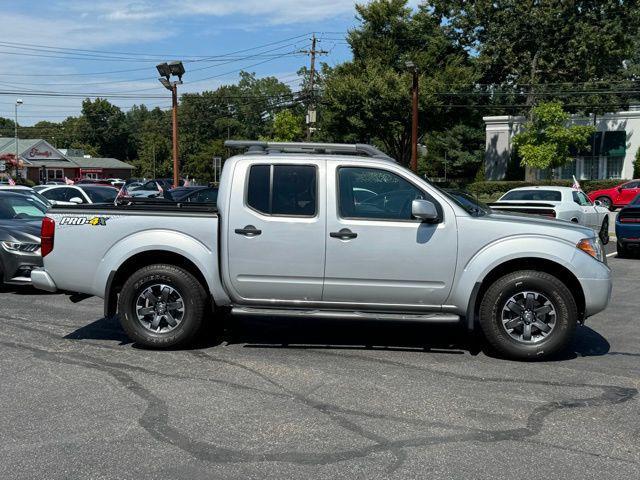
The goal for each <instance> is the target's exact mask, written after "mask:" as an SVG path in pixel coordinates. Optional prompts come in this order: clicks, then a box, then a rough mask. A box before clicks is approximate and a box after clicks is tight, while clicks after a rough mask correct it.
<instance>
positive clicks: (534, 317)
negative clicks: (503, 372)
mask: <svg viewBox="0 0 640 480" xmlns="http://www.w3.org/2000/svg"><path fill="white" fill-rule="evenodd" d="M577 320H578V309H577V306H576V302H575V300H574V298H573V295H572V294H571V292H570V291H569V289H568V288H567V287H566V285H565V284H564V283H563V282H562V281H560V280H559V279H558V278H556V277H554V276H553V275H550V274H548V273H545V272H539V271H536V270H522V271H518V272H514V273H510V274H507V275H505V276H503V277H501V278H499V279H498V280H496V281H495V282H494V283H493V284H492V285H491V286H490V287H489V289H488V290H487V291H486V293H485V295H484V297H483V299H482V303H481V304H480V325H481V327H482V331H483V332H484V335H485V337H486V338H487V341H488V342H489V343H490V344H491V345H492V346H493V347H494V348H495V349H496V350H497V351H498V353H500V354H501V355H503V356H505V357H508V358H512V359H518V360H530V359H542V358H547V357H549V356H551V355H554V354H556V353H558V352H559V351H561V350H563V349H564V348H565V347H566V346H567V344H568V342H569V341H570V339H571V337H572V335H573V332H574V330H575V328H576V324H577Z"/></svg>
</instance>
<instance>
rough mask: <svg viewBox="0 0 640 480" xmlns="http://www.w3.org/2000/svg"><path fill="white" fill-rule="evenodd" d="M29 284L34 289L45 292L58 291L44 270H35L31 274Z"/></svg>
mask: <svg viewBox="0 0 640 480" xmlns="http://www.w3.org/2000/svg"><path fill="white" fill-rule="evenodd" d="M31 283H32V284H33V286H34V287H36V288H37V289H40V290H45V291H47V292H55V291H56V290H58V287H57V286H56V284H55V282H54V281H53V279H52V278H51V276H50V275H49V274H48V273H47V271H46V270H45V269H44V268H36V269H35V270H33V271H32V272H31Z"/></svg>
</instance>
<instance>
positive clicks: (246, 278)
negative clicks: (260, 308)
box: [226, 158, 326, 305]
mask: <svg viewBox="0 0 640 480" xmlns="http://www.w3.org/2000/svg"><path fill="white" fill-rule="evenodd" d="M323 164H324V162H323V161H322V160H313V159H309V161H306V160H301V159H300V158H297V159H293V158H292V160H291V161H290V162H286V163H284V162H280V163H277V162H269V161H268V160H267V159H264V160H261V161H260V160H242V161H240V162H238V163H237V164H236V167H235V169H234V173H233V183H232V192H231V198H232V200H231V202H230V204H229V215H228V220H227V222H228V223H227V224H226V225H227V227H226V235H227V239H226V241H227V245H228V250H227V251H228V272H229V281H230V283H231V285H230V289H231V290H232V293H233V294H234V295H233V296H235V297H237V298H240V299H242V300H253V301H255V302H256V303H260V304H262V305H264V304H265V303H267V304H268V303H270V302H275V303H278V301H303V302H304V301H320V300H321V298H322V281H323V275H324V258H325V251H324V250H325V238H324V237H325V226H326V213H325V211H326V206H325V203H326V202H325V201H324V198H325V196H324V189H323V188H321V186H322V185H323V184H324V173H323V172H324V170H323Z"/></svg>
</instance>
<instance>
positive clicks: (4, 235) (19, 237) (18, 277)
mask: <svg viewBox="0 0 640 480" xmlns="http://www.w3.org/2000/svg"><path fill="white" fill-rule="evenodd" d="M46 210H47V209H46V207H45V205H44V204H43V203H42V202H40V201H38V200H37V199H35V198H33V197H30V196H27V195H23V194H19V193H10V192H0V284H2V283H11V284H17V285H27V284H30V283H31V270H33V269H34V268H35V267H41V266H42V257H41V256H40V226H41V224H42V217H44V215H45V212H46Z"/></svg>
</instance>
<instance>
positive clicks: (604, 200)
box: [596, 197, 616, 212]
mask: <svg viewBox="0 0 640 480" xmlns="http://www.w3.org/2000/svg"><path fill="white" fill-rule="evenodd" d="M596 201H599V202H600V203H601V204H602V206H603V207H605V208H608V209H609V211H611V212H613V211H614V210H615V209H616V207H614V206H613V202H612V201H611V199H610V198H609V197H598V198H596Z"/></svg>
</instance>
